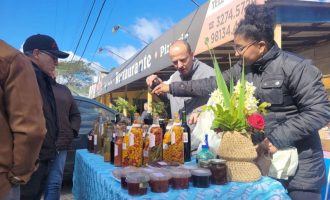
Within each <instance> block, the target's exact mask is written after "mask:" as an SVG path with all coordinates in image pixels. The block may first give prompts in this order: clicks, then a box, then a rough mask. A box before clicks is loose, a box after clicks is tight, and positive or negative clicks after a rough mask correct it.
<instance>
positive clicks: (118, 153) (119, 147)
mask: <svg viewBox="0 0 330 200" xmlns="http://www.w3.org/2000/svg"><path fill="white" fill-rule="evenodd" d="M114 147H115V150H114V165H115V166H116V167H121V166H122V153H123V130H121V129H120V128H119V129H117V138H116V141H115V144H114Z"/></svg>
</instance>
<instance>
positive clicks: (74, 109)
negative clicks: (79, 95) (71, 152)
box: [69, 93, 81, 137]
mask: <svg viewBox="0 0 330 200" xmlns="http://www.w3.org/2000/svg"><path fill="white" fill-rule="evenodd" d="M70 96H71V101H72V103H71V107H70V113H69V115H70V116H69V120H70V124H71V128H72V130H73V132H74V136H75V137H78V134H79V129H80V124H81V116H80V112H79V109H78V106H77V104H76V101H75V100H74V98H73V97H72V94H71V93H70Z"/></svg>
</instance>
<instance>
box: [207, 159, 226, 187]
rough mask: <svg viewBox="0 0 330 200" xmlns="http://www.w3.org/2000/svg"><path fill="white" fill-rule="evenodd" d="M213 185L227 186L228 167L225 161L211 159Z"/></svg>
mask: <svg viewBox="0 0 330 200" xmlns="http://www.w3.org/2000/svg"><path fill="white" fill-rule="evenodd" d="M210 170H211V173H212V175H211V183H212V184H216V185H224V184H227V166H226V161H225V160H223V159H211V160H210Z"/></svg>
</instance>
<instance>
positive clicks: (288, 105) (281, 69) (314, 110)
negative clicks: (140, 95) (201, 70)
mask: <svg viewBox="0 0 330 200" xmlns="http://www.w3.org/2000/svg"><path fill="white" fill-rule="evenodd" d="M270 13H271V12H269V10H268V9H267V8H266V7H263V6H255V5H252V6H248V7H247V10H246V12H245V19H244V20H242V21H241V22H240V23H239V25H238V28H237V30H236V31H235V39H234V43H235V48H234V50H235V53H236V56H239V57H240V58H241V61H239V62H238V63H237V64H236V65H235V66H234V67H233V68H232V72H231V73H232V74H233V76H234V79H235V80H234V81H235V82H236V81H237V80H239V79H240V77H241V72H242V60H243V59H244V61H245V78H246V80H247V81H249V82H253V84H254V86H255V87H256V91H255V95H256V98H257V99H259V100H260V102H269V103H271V107H270V108H269V113H268V114H267V115H266V116H265V122H266V124H265V137H266V138H265V139H264V140H263V141H262V142H261V147H263V148H264V149H265V150H266V151H268V152H269V153H275V152H276V151H277V149H283V148H286V147H296V148H297V150H298V155H299V158H298V159H299V161H298V169H297V171H296V174H295V175H294V176H292V177H289V180H281V182H282V183H283V185H284V186H285V187H286V188H287V189H288V191H289V195H290V197H291V198H292V199H294V200H295V199H297V200H298V199H299V200H304V199H306V200H310V199H313V200H314V199H320V198H321V197H320V189H321V187H322V185H323V184H324V183H325V166H324V160H323V152H322V148H321V142H320V137H319V135H318V130H319V129H320V128H322V127H323V126H325V125H326V124H327V123H328V122H329V121H330V103H329V101H328V98H327V93H326V91H325V89H324V86H323V84H322V82H321V78H322V74H321V72H320V71H319V70H318V69H317V68H316V67H315V66H313V65H312V64H311V63H310V62H309V61H307V60H305V59H303V58H300V57H298V56H296V55H293V54H292V53H288V52H285V51H282V50H281V49H280V48H279V47H278V46H277V44H276V43H275V42H274V41H273V37H274V30H273V27H274V24H273V18H272V16H270ZM223 76H224V79H225V80H226V81H227V83H228V82H229V79H230V71H225V72H224V73H223ZM216 88H217V86H216V81H215V78H209V79H202V80H196V81H186V82H173V83H171V84H170V85H169V86H168V85H167V86H166V85H159V87H158V88H155V92H158V93H162V92H170V93H171V94H172V95H174V96H204V95H208V94H210V93H211V92H213V91H214V90H215V89H216Z"/></svg>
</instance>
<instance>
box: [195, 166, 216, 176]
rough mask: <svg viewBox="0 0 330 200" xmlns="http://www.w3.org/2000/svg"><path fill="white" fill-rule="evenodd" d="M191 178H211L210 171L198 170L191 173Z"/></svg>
mask: <svg viewBox="0 0 330 200" xmlns="http://www.w3.org/2000/svg"><path fill="white" fill-rule="evenodd" d="M191 175H193V176H211V170H209V169H205V168H198V169H194V170H192V171H191Z"/></svg>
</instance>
